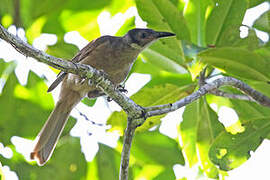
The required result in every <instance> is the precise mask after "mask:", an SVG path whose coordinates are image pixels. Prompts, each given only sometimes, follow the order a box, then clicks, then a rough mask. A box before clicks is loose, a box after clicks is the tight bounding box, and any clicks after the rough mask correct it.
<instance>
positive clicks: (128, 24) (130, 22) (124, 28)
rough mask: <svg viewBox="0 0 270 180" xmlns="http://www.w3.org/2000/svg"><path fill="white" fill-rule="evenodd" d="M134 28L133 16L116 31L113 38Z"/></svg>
mask: <svg viewBox="0 0 270 180" xmlns="http://www.w3.org/2000/svg"><path fill="white" fill-rule="evenodd" d="M133 28H135V16H133V17H131V18H129V19H127V20H126V22H125V23H124V24H123V25H122V26H121V28H120V29H119V30H118V31H117V33H116V34H115V36H123V35H125V34H126V33H127V32H128V30H130V29H133Z"/></svg>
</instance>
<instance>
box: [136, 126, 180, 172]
mask: <svg viewBox="0 0 270 180" xmlns="http://www.w3.org/2000/svg"><path fill="white" fill-rule="evenodd" d="M131 154H132V155H133V156H134V157H136V161H139V162H143V163H144V164H160V165H162V166H165V167H166V168H168V167H169V168H172V166H173V165H174V164H182V165H184V164H185V161H184V157H183V155H182V152H181V149H180V148H179V146H178V144H177V142H176V141H175V140H173V139H171V138H169V137H167V136H165V135H162V134H161V133H160V132H158V131H146V132H144V133H137V134H135V136H134V142H133V144H132V149H131Z"/></svg>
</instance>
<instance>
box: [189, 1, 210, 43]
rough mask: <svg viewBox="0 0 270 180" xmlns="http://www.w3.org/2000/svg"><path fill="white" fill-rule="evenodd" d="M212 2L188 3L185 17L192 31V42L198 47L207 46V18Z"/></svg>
mask: <svg viewBox="0 0 270 180" xmlns="http://www.w3.org/2000/svg"><path fill="white" fill-rule="evenodd" d="M211 4H212V1H211V0H204V1H197V0H189V1H188V2H187V3H186V6H185V10H184V17H185V19H186V22H187V25H188V27H189V30H190V35H191V42H192V43H194V44H196V45H198V46H205V18H206V12H207V8H208V7H209V6H210V5H211Z"/></svg>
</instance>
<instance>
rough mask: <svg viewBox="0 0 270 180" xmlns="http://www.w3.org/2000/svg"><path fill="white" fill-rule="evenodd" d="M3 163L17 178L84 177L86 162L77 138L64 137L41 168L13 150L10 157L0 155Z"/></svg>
mask: <svg viewBox="0 0 270 180" xmlns="http://www.w3.org/2000/svg"><path fill="white" fill-rule="evenodd" d="M0 161H1V162H2V163H3V165H8V166H9V167H10V168H11V170H13V171H15V172H16V173H17V175H18V177H19V179H22V180H24V179H31V180H35V179H41V180H43V179H44V180H47V179H55V177H56V176H57V179H58V178H59V179H67V180H69V179H70V180H72V179H85V177H86V170H87V163H86V161H85V158H84V156H83V154H82V152H81V148H80V142H79V139H78V138H73V137H70V136H68V137H65V138H64V139H61V140H60V143H58V146H57V148H56V149H55V151H54V153H53V156H52V158H51V160H49V161H48V163H47V164H46V165H45V166H43V167H42V168H41V167H39V166H37V165H36V164H34V165H31V164H29V163H27V162H25V160H24V159H23V157H22V156H21V155H20V154H18V153H17V152H13V158H12V159H5V158H3V157H2V156H0Z"/></svg>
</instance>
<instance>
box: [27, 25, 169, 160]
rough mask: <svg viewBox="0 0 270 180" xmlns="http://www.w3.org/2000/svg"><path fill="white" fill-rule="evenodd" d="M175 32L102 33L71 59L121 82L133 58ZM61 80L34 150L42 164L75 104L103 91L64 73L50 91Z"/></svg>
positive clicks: (144, 30) (50, 89)
mask: <svg viewBox="0 0 270 180" xmlns="http://www.w3.org/2000/svg"><path fill="white" fill-rule="evenodd" d="M172 35H174V34H172V33H166V32H155V31H153V30H151V29H133V30H131V31H129V32H128V33H127V34H126V35H125V36H123V37H115V36H102V37H100V38H98V39H96V40H93V41H91V42H90V43H89V44H88V45H87V46H86V47H84V48H83V49H82V50H81V51H79V52H78V53H77V54H76V55H75V56H74V58H73V59H72V62H75V63H82V64H87V65H90V66H92V67H94V68H96V69H98V70H102V71H104V72H105V73H106V74H107V75H108V77H109V79H110V80H111V81H112V82H113V83H114V84H115V85H118V84H119V83H121V82H123V81H124V80H125V79H126V77H127V75H128V73H129V71H130V69H131V67H132V64H133V62H134V60H135V59H136V57H137V56H138V54H139V53H140V52H141V51H142V50H143V49H144V48H145V47H147V45H149V44H150V43H151V42H153V41H154V40H156V39H158V38H160V37H166V36H172ZM60 82H62V86H61V91H60V95H59V100H58V102H57V103H56V106H55V109H54V110H53V111H52V113H51V115H50V116H49V118H48V120H47V122H46V123H45V125H44V126H43V128H42V130H41V131H40V133H39V135H38V136H37V138H36V141H37V143H36V145H35V147H34V150H33V152H32V153H31V159H36V160H37V162H38V164H39V165H43V164H44V163H46V161H47V160H48V159H49V158H50V156H51V154H52V152H53V150H54V148H55V145H56V142H57V140H58V139H59V137H60V135H61V132H62V130H63V128H64V126H65V124H66V121H67V119H68V116H69V114H70V112H71V110H72V109H73V107H74V106H76V104H77V103H79V102H80V100H81V99H82V98H83V97H85V96H86V95H87V94H88V97H90V98H95V97H98V96H100V95H103V94H104V93H103V92H102V91H100V90H99V89H97V88H96V87H95V86H92V85H89V84H88V81H86V80H84V79H82V78H80V77H79V76H78V75H75V74H68V73H65V72H60V74H59V76H58V78H57V79H56V80H55V81H54V82H53V83H52V85H51V86H50V87H49V89H48V91H52V90H53V89H54V88H55V87H56V86H57V85H58V84H59V83H60Z"/></svg>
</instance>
